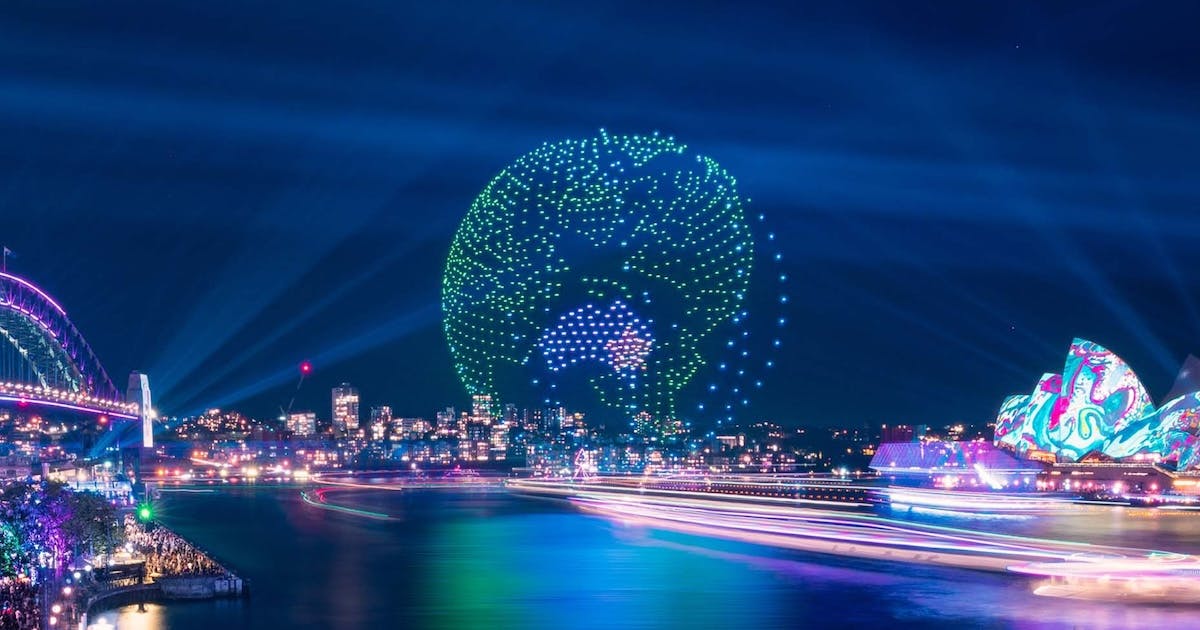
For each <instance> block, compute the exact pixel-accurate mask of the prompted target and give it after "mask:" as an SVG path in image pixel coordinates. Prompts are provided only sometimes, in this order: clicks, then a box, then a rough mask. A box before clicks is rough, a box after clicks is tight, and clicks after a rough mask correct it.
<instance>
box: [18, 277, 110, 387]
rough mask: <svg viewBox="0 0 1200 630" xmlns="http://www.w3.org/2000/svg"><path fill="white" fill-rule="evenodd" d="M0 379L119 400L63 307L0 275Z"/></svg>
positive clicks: (25, 283)
mask: <svg viewBox="0 0 1200 630" xmlns="http://www.w3.org/2000/svg"><path fill="white" fill-rule="evenodd" d="M0 381H4V382H5V383H3V384H5V385H8V386H10V387H11V386H12V385H13V383H14V382H15V383H16V384H17V385H18V386H20V385H26V386H35V387H40V388H41V389H43V390H56V391H59V392H69V393H71V394H77V395H79V396H85V397H89V398H95V399H99V400H104V401H119V400H121V399H122V396H121V392H120V390H118V389H117V388H116V386H114V385H113V382H112V379H110V378H109V376H108V373H107V372H106V371H105V370H104V366H102V365H101V364H100V361H99V359H97V358H96V353H95V352H93V351H92V348H91V346H89V345H88V344H87V341H85V340H84V338H83V335H81V334H80V333H79V330H78V329H76V328H75V324H73V323H71V320H70V319H69V318H68V317H67V312H66V311H65V310H64V309H63V307H62V306H61V305H59V303H58V302H56V301H55V300H54V299H53V298H52V297H50V296H49V295H48V294H47V293H46V292H45V291H43V290H42V289H40V288H38V287H37V286H36V285H34V284H33V283H31V282H29V281H28V280H25V279H23V278H19V277H17V276H14V275H12V274H9V273H3V272H0Z"/></svg>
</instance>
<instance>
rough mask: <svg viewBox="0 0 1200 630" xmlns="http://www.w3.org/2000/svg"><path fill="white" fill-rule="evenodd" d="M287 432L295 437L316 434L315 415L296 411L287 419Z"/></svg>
mask: <svg viewBox="0 0 1200 630" xmlns="http://www.w3.org/2000/svg"><path fill="white" fill-rule="evenodd" d="M287 430H288V431H291V432H292V435H295V436H297V437H308V436H310V435H313V434H314V433H316V432H317V414H315V413H313V412H311V411H297V412H294V413H292V414H290V415H288V417H287Z"/></svg>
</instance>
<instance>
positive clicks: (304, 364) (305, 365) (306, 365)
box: [300, 361, 312, 376]
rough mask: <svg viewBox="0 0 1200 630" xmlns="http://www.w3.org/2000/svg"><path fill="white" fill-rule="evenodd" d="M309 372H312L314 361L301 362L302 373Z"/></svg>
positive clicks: (306, 373)
mask: <svg viewBox="0 0 1200 630" xmlns="http://www.w3.org/2000/svg"><path fill="white" fill-rule="evenodd" d="M309 372H312V363H310V362H308V361H304V362H302V363H300V374H302V375H305V376H307V375H308V373H309Z"/></svg>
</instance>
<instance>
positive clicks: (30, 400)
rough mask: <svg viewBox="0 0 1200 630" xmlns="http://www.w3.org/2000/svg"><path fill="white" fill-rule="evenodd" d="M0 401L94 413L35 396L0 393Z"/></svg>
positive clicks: (122, 416)
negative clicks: (27, 396)
mask: <svg viewBox="0 0 1200 630" xmlns="http://www.w3.org/2000/svg"><path fill="white" fill-rule="evenodd" d="M0 402H14V403H17V405H19V406H25V405H30V404H33V405H43V406H49V407H58V408H60V409H70V410H71V411H82V412H84V413H96V409H92V408H89V407H81V406H79V405H69V404H67V403H60V402H53V401H49V400H39V399H37V398H26V397H24V396H21V397H18V396H5V395H0ZM105 413H107V414H108V415H110V416H116V417H118V418H124V419H126V420H137V419H138V418H137V416H133V415H129V414H125V413H117V412H115V411H106V412H105Z"/></svg>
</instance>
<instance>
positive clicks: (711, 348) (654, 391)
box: [442, 131, 754, 427]
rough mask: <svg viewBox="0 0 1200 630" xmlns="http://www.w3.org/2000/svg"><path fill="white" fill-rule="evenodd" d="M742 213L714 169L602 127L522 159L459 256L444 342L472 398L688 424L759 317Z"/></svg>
mask: <svg viewBox="0 0 1200 630" xmlns="http://www.w3.org/2000/svg"><path fill="white" fill-rule="evenodd" d="M743 205H744V203H743V200H742V198H741V197H739V195H738V192H737V185H736V182H735V180H734V178H733V177H732V176H731V175H730V174H729V173H727V172H726V171H725V170H724V169H723V168H721V167H720V166H719V165H718V164H717V163H716V162H715V161H713V160H712V159H709V158H707V157H704V156H701V155H696V154H694V153H690V152H689V151H688V150H687V148H686V147H685V146H684V145H681V144H679V143H677V142H675V141H674V140H673V139H670V138H665V137H659V136H657V135H651V136H639V135H632V136H617V135H609V134H607V133H604V132H603V131H602V132H601V133H600V135H598V136H597V137H594V138H590V139H587V140H567V141H562V142H556V143H550V144H545V145H543V146H542V147H541V148H539V149H537V150H535V151H533V152H532V153H529V154H527V155H525V156H523V157H521V158H518V159H517V160H516V161H515V162H513V163H512V164H511V165H509V166H508V167H506V168H505V169H504V170H503V171H501V172H500V173H499V174H498V175H496V177H495V178H493V179H492V181H491V182H489V183H488V185H487V186H486V187H485V188H484V190H483V192H481V193H480V194H479V196H478V197H477V198H476V199H475V201H474V203H473V204H472V205H471V208H470V210H469V211H468V213H467V216H466V218H465V219H464V220H463V222H462V224H461V225H460V226H459V229H458V232H457V233H456V234H455V236H454V241H453V243H452V244H451V246H450V253H449V257H448V259H447V261H446V270H445V276H444V278H443V286H442V307H443V310H444V314H445V320H444V325H445V333H446V339H447V341H448V342H449V346H450V352H451V355H452V357H453V359H454V364H455V368H456V370H457V372H458V375H459V377H460V378H461V379H462V382H463V384H464V386H465V387H466V389H467V391H468V392H469V393H470V394H472V395H474V394H491V395H497V396H500V397H501V398H503V399H506V400H514V401H522V399H524V400H525V401H530V400H536V401H537V402H538V403H539V404H543V403H544V404H547V405H559V404H564V403H565V404H570V405H579V404H584V402H583V401H581V400H580V398H581V397H582V396H583V395H584V393H585V392H587V394H588V395H591V396H594V399H595V401H597V402H598V403H599V407H601V408H603V409H607V410H610V411H612V412H614V413H615V415H616V416H618V417H619V418H620V419H623V420H626V421H632V420H633V419H634V418H639V419H641V421H642V423H643V424H645V419H646V418H647V417H649V418H651V419H652V420H651V421H650V423H649V424H651V425H656V426H660V427H661V426H663V423H667V422H671V421H674V420H676V419H678V416H677V413H676V411H677V410H676V404H677V397H678V395H679V393H680V390H681V389H682V388H684V387H685V386H686V385H687V384H688V383H689V382H691V381H692V380H693V378H694V377H695V376H696V374H697V373H698V372H699V371H700V370H701V369H702V368H704V367H705V366H706V365H707V364H709V363H710V362H712V361H713V360H714V357H715V356H717V353H720V352H722V351H724V349H725V346H726V341H725V339H724V337H723V336H722V335H721V333H722V332H726V330H723V327H725V329H727V328H728V327H731V326H736V325H738V323H739V322H740V321H742V320H744V319H745V318H746V317H747V316H748V313H747V311H746V308H747V307H746V305H745V302H746V293H747V290H748V288H749V284H750V277H751V271H752V267H753V262H754V239H753V236H752V233H751V229H750V226H749V225H748V223H747V219H746V215H745V212H744V209H743ZM728 345H729V346H732V345H733V343H732V341H731V342H729V344H728ZM535 396H536V398H534V397H535Z"/></svg>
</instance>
